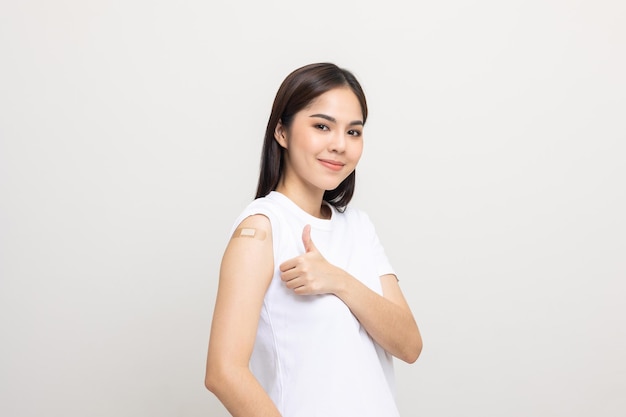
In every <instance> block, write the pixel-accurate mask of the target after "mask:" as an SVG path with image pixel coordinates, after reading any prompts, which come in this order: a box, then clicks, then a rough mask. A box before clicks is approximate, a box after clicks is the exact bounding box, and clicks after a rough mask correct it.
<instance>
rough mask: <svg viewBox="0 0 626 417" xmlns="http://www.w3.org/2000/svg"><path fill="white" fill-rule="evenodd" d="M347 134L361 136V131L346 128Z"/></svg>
mask: <svg viewBox="0 0 626 417" xmlns="http://www.w3.org/2000/svg"><path fill="white" fill-rule="evenodd" d="M348 135H350V136H361V132H360V131H358V130H348Z"/></svg>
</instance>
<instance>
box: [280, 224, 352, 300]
mask: <svg viewBox="0 0 626 417" xmlns="http://www.w3.org/2000/svg"><path fill="white" fill-rule="evenodd" d="M302 243H303V244H304V251H305V252H304V254H302V255H300V256H296V257H295V258H292V259H289V260H287V261H285V262H283V263H282V264H281V265H280V272H281V274H280V278H281V279H282V280H283V282H284V283H285V285H286V286H287V288H289V289H291V290H293V291H294V292H295V293H296V294H299V295H312V294H328V293H334V292H335V291H336V290H337V286H338V285H339V284H340V282H341V277H342V274H345V272H344V271H343V270H342V269H340V268H337V267H336V266H334V265H332V264H330V263H329V262H328V261H327V260H326V259H325V258H324V257H323V256H322V254H321V253H320V252H319V250H318V249H317V247H315V244H314V243H313V240H312V239H311V226H310V225H308V224H307V225H306V226H304V229H303V230H302Z"/></svg>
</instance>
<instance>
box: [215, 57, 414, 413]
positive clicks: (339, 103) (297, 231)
mask: <svg viewBox="0 0 626 417" xmlns="http://www.w3.org/2000/svg"><path fill="white" fill-rule="evenodd" d="M366 120H367V103H366V100H365V95H364V93H363V90H362V88H361V86H360V85H359V83H358V81H357V80H356V78H355V77H354V75H353V74H352V73H350V72H349V71H347V70H345V69H342V68H339V67H337V66H336V65H334V64H330V63H321V64H311V65H307V66H305V67H302V68H299V69H297V70H295V71H294V72H292V73H291V74H290V75H289V76H288V77H287V78H286V79H285V81H283V83H282V85H281V86H280V88H279V90H278V93H277V95H276V98H275V101H274V106H273V108H272V113H271V115H270V119H269V122H268V125H267V129H266V132H265V142H264V144H263V153H262V157H261V172H260V176H259V184H258V189H257V195H256V197H255V199H254V201H252V202H251V203H250V204H249V205H248V207H246V208H245V209H244V210H243V212H242V213H241V214H240V215H239V216H238V217H237V219H236V220H235V222H234V224H233V227H232V230H233V233H232V237H231V240H230V242H229V243H228V245H227V247H226V250H225V252H224V256H223V259H222V265H221V269H220V280H219V287H218V293H217V299H216V302H215V311H214V315H213V324H212V327H211V336H210V341H209V350H208V357H207V368H206V381H205V383H206V386H207V388H208V389H209V390H210V391H212V392H213V393H214V394H215V395H216V396H217V397H218V398H219V399H220V401H221V402H222V403H223V404H224V406H225V407H226V408H227V409H228V410H229V412H230V413H231V414H232V415H233V416H250V415H263V416H283V417H307V416H311V417H312V416H325V417H335V416H336V417H339V416H341V417H345V416H359V417H380V416H387V417H393V416H398V415H399V414H398V409H397V406H396V404H395V382H394V372H393V357H396V358H399V359H401V360H403V361H405V362H408V363H412V362H414V361H415V360H417V357H418V356H419V354H420V352H421V349H422V340H421V336H420V332H419V330H418V327H417V324H416V323H415V320H414V318H413V314H412V312H411V309H410V308H409V306H408V304H407V302H406V300H405V298H404V296H403V294H402V291H401V289H400V286H399V283H398V280H397V278H396V275H395V272H394V270H393V268H392V266H391V265H390V263H389V260H388V259H387V256H386V255H385V251H384V249H383V247H382V245H381V243H380V241H379V239H378V236H377V234H376V231H375V228H374V226H373V224H372V223H371V221H370V220H369V217H368V216H367V215H366V214H365V212H363V211H361V210H359V209H356V208H354V207H352V206H348V205H349V203H350V201H351V199H352V195H353V193H354V185H355V175H356V174H355V169H356V166H357V164H358V162H359V159H360V158H361V154H362V151H363V139H362V138H363V128H364V125H365V122H366Z"/></svg>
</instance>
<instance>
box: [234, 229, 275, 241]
mask: <svg viewBox="0 0 626 417" xmlns="http://www.w3.org/2000/svg"><path fill="white" fill-rule="evenodd" d="M266 235H267V234H266V233H265V231H264V230H259V229H254V228H252V227H239V228H237V229H236V230H235V231H234V232H233V236H232V238H233V239H234V238H236V237H248V238H253V239H259V240H265V236H266Z"/></svg>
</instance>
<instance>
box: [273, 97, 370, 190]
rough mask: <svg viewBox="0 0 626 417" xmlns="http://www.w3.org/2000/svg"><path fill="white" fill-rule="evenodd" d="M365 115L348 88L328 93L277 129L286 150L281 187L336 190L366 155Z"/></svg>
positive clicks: (279, 139)
mask: <svg viewBox="0 0 626 417" xmlns="http://www.w3.org/2000/svg"><path fill="white" fill-rule="evenodd" d="M362 133H363V113H362V111H361V105H360V104H359V100H358V99H357V97H356V95H355V94H354V93H353V92H352V90H350V88H348V87H340V88H335V89H332V90H329V91H327V92H326V93H324V94H322V95H320V96H319V97H317V98H316V99H315V100H313V101H312V102H311V103H310V104H309V106H307V107H306V108H304V109H303V110H301V111H299V112H298V113H296V114H295V116H294V118H293V121H292V124H291V126H289V128H286V127H285V126H283V125H282V124H280V123H279V125H278V126H277V127H276V131H275V135H274V137H275V138H276V140H277V141H278V143H279V144H280V145H281V146H282V147H283V148H285V167H284V168H285V170H284V172H283V176H282V184H283V185H284V186H285V187H286V188H287V189H292V190H293V189H294V187H304V188H305V189H315V190H317V191H319V190H321V191H322V192H323V191H326V190H334V189H335V188H337V186H339V184H340V183H341V182H342V181H343V180H344V179H346V177H348V175H350V174H351V173H352V171H354V169H355V168H356V165H357V163H358V162H359V159H360V158H361V153H362V152H363V138H362Z"/></svg>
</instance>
